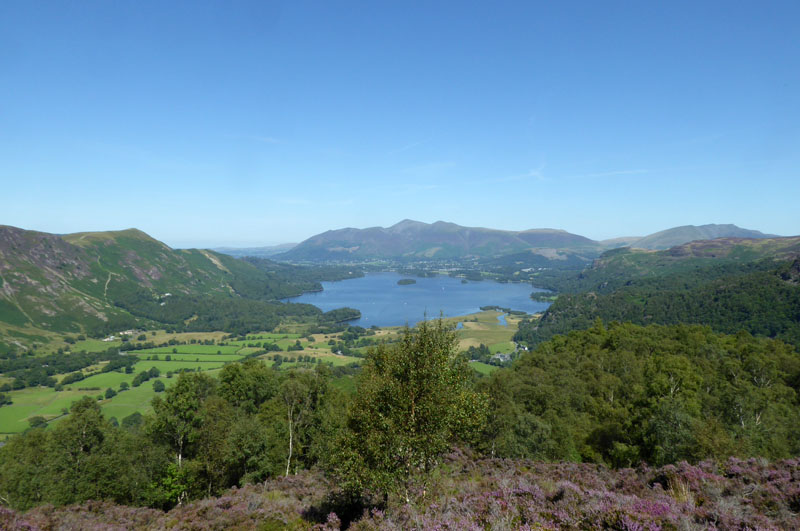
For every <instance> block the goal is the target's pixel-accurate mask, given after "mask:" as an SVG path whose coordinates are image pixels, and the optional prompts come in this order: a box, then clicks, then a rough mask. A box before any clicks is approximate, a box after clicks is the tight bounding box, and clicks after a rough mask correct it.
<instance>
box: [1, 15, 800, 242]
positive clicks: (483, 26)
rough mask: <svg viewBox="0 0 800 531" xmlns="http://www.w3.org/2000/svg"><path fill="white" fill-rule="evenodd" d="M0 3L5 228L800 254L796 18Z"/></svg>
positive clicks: (799, 42) (176, 238)
mask: <svg viewBox="0 0 800 531" xmlns="http://www.w3.org/2000/svg"><path fill="white" fill-rule="evenodd" d="M411 4H412V3H411V2H339V1H320V2H303V1H291V2H268V1H257V2H241V1H230V2H177V1H171V2H147V1H135V2H133V1H115V2H108V1H99V2H92V1H79V2H78V1H75V2H69V1H57V2H30V1H22V2H15V1H11V0H6V1H4V2H2V3H0V185H2V188H1V189H2V196H1V197H2V199H0V204H2V210H0V223H1V224H9V225H15V226H20V227H23V228H27V229H36V230H43V231H47V232H56V233H64V232H75V231H84V230H108V229H121V228H127V227H137V228H140V229H142V230H144V231H146V232H148V233H150V234H151V235H153V236H154V237H156V238H158V239H161V240H163V241H165V242H167V243H168V244H170V245H172V246H174V247H188V246H218V245H235V246H250V245H264V244H271V243H278V242H286V241H300V240H302V239H305V238H306V237H309V236H311V235H313V234H316V233H318V232H322V231H324V230H327V229H333V228H340V227H345V226H352V227H368V226H377V225H380V226H388V225H391V224H394V223H396V222H398V221H400V220H401V219H404V218H411V219H417V220H420V221H426V222H433V221H436V220H440V219H441V220H446V221H452V222H455V223H459V224H462V225H470V226H488V227H493V228H502V229H513V230H522V229H527V228H538V227H552V228H562V229H565V230H569V231H570V232H575V233H578V234H582V235H585V236H588V237H591V238H595V239H603V238H611V237H615V236H623V235H644V234H648V233H651V232H655V231H658V230H662V229H665V228H668V227H672V226H676V225H685V224H703V223H736V224H737V225H740V226H743V227H747V228H754V229H758V230H762V231H764V232H771V233H777V234H784V235H790V234H792V235H794V234H799V233H800V208H798V197H800V172H799V171H798V168H800V34H798V31H797V27H798V22H799V21H800V3H798V2H796V1H789V2H776V1H765V2H755V1H753V2H730V1H725V2H703V1H692V2H677V1H671V2H642V1H631V2H597V1H588V2H569V1H564V2H533V1H524V2H469V1H458V2H418V3H415V4H416V5H411Z"/></svg>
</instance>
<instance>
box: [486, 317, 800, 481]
mask: <svg viewBox="0 0 800 531" xmlns="http://www.w3.org/2000/svg"><path fill="white" fill-rule="evenodd" d="M486 385H487V391H488V392H489V394H490V395H491V397H492V414H491V415H490V419H491V422H490V424H489V429H488V430H487V434H486V438H487V440H486V444H487V451H492V450H493V451H494V452H495V453H496V454H499V455H501V456H506V457H523V456H524V457H533V458H537V459H547V460H576V461H593V462H604V463H607V464H611V465H614V466H631V465H635V464H636V463H638V462H639V461H640V460H644V461H646V462H648V463H652V464H657V465H661V464H665V463H674V462H677V461H680V460H684V459H685V460H689V461H698V460H701V459H706V458H718V459H722V458H726V457H728V456H730V455H737V456H743V457H744V456H764V457H770V458H779V457H788V456H791V455H796V454H797V452H798V451H800V430H799V429H798V426H800V409H799V408H798V405H800V401H798V392H799V391H800V357H798V355H797V353H796V352H795V351H794V349H793V348H792V347H790V346H788V345H786V344H784V343H782V342H780V341H775V340H768V339H758V338H754V337H752V336H751V335H749V334H747V333H746V332H741V333H739V334H737V335H734V336H731V335H727V336H726V335H718V334H715V333H713V332H712V331H711V330H710V329H709V328H707V327H700V326H684V325H676V326H667V327H663V326H648V327H641V326H636V325H632V324H617V323H612V324H611V325H610V326H609V327H608V328H605V327H604V326H602V324H600V323H595V324H594V325H593V326H592V327H591V328H590V329H589V330H586V331H582V332H573V333H570V334H569V335H568V336H566V337H565V336H557V337H555V338H553V339H552V340H551V341H548V342H546V343H542V344H541V345H540V346H539V347H538V348H537V349H536V350H535V351H534V352H531V353H528V354H526V355H524V356H523V357H522V358H521V359H520V360H519V361H518V362H517V363H516V364H515V365H514V366H513V368H512V369H511V370H503V371H498V372H496V373H495V374H494V375H493V376H492V378H491V380H490V382H488V383H486Z"/></svg>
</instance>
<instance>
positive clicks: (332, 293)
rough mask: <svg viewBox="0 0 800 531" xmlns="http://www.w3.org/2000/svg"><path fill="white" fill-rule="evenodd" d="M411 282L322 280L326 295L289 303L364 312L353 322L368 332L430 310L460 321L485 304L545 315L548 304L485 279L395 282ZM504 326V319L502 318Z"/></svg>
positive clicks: (527, 289)
mask: <svg viewBox="0 0 800 531" xmlns="http://www.w3.org/2000/svg"><path fill="white" fill-rule="evenodd" d="M403 278H410V277H406V276H402V275H399V274H397V273H368V274H367V275H366V276H364V277H362V278H353V279H349V280H341V281H338V282H323V283H322V287H323V291H320V292H315V293H305V294H303V295H300V296H299V297H292V298H291V299H286V300H287V301H289V302H305V303H308V304H313V305H314V306H317V307H318V308H320V309H322V310H323V311H325V312H327V311H329V310H334V309H336V308H342V307H344V306H348V307H350V308H356V309H357V310H360V311H361V318H360V319H358V320H356V321H352V323H353V324H355V325H358V326H363V327H365V328H368V327H370V326H372V325H376V326H402V325H404V324H406V323H408V324H409V325H410V326H413V325H414V324H416V323H417V322H419V321H421V320H422V319H423V318H424V317H425V314H426V312H427V315H428V318H435V317H438V316H439V313H440V312H442V313H443V314H444V315H445V317H456V316H459V315H467V314H470V313H475V312H478V311H480V307H481V306H491V305H495V306H500V307H503V308H511V309H512V310H522V311H525V312H528V313H535V312H541V311H544V310H545V309H547V307H548V306H550V303H549V302H537V301H533V300H531V298H530V294H531V293H532V292H534V291H545V290H541V289H538V288H532V287H531V285H530V284H515V283H506V284H502V283H500V282H494V281H489V280H483V281H481V282H472V281H470V282H467V283H466V284H462V282H461V279H460V278H450V277H447V276H437V277H433V278H417V277H414V280H416V281H417V282H416V284H409V285H405V286H399V285H398V284H397V281H398V280H400V279H403ZM501 322H502V323H503V324H505V318H503V319H501Z"/></svg>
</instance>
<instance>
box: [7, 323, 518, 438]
mask: <svg viewBox="0 0 800 531" xmlns="http://www.w3.org/2000/svg"><path fill="white" fill-rule="evenodd" d="M498 315H500V312H496V311H487V312H480V313H477V314H474V315H469V316H465V317H455V318H450V319H446V320H447V321H450V322H451V323H452V324H453V325H455V323H458V322H462V323H464V325H463V329H461V330H458V331H457V337H458V339H459V348H461V349H463V350H466V349H467V348H468V347H469V346H470V345H474V346H476V347H477V346H478V345H479V344H481V343H483V344H485V345H487V346H488V347H489V349H490V350H491V351H492V352H493V353H494V352H510V351H512V350H513V348H514V345H513V343H512V342H511V338H512V336H513V335H514V333H515V332H516V331H517V324H518V322H519V318H517V317H515V316H508V315H507V316H506V321H507V322H508V326H503V325H502V324H501V323H500V322H499V321H498V320H497V317H498ZM400 330H401V328H399V327H391V328H385V329H381V330H379V331H378V333H377V334H376V337H378V338H382V339H389V338H391V337H393V336H396V335H397V334H398V333H399V331H400ZM223 336H224V334H222V333H221V332H215V333H207V334H206V333H187V334H167V333H166V332H163V331H158V332H156V335H152V333H150V332H148V333H147V340H148V341H154V342H156V343H162V342H166V341H169V340H170V339H175V340H178V341H191V340H192V339H194V340H195V341H205V340H208V339H214V340H215V341H220V340H221V339H222V337H223ZM339 336H340V335H339V334H329V335H328V336H327V337H325V336H324V335H322V334H318V335H316V336H315V339H316V341H314V342H308V341H307V340H305V339H300V338H301V337H303V336H301V334H287V333H280V334H271V333H270V334H268V333H262V334H255V335H253V336H250V339H247V340H244V341H228V345H226V346H220V345H202V344H194V345H192V344H189V345H175V346H168V347H157V348H153V349H147V350H141V351H135V352H132V353H130V355H135V356H137V357H138V358H139V359H140V361H138V362H137V363H136V364H135V365H134V372H133V373H132V374H124V373H119V372H110V373H99V374H95V375H92V376H89V377H88V378H86V379H84V380H81V381H80V382H75V383H73V384H70V385H69V386H67V389H64V390H62V391H61V392H55V391H54V390H53V389H51V388H33V389H23V390H20V391H12V392H10V393H9V396H10V397H11V399H12V400H13V404H12V406H10V407H9V406H6V407H2V408H0V438H2V437H3V435H8V434H12V433H19V432H21V431H24V430H25V429H27V428H28V418H30V417H32V416H37V415H41V416H43V417H45V418H48V419H52V418H56V417H58V416H60V415H61V412H62V409H64V408H66V409H69V407H70V405H71V404H72V403H73V402H74V401H76V400H78V399H80V398H81V397H82V396H84V395H89V396H97V395H98V394H102V393H105V390H106V389H107V388H109V387H110V388H112V389H114V390H115V391H119V386H120V384H121V383H122V382H128V383H129V384H130V383H131V382H132V381H133V378H134V376H135V375H136V374H138V373H139V372H142V371H146V370H149V369H150V368H151V367H157V368H158V370H159V371H160V372H161V376H160V377H159V378H157V379H159V380H161V381H162V382H164V384H165V385H166V386H167V387H169V386H170V385H171V384H172V383H173V382H175V380H176V378H177V374H176V376H175V377H173V378H167V377H166V373H167V372H170V371H171V372H173V373H177V372H178V371H180V370H181V369H188V370H195V369H197V368H199V369H200V370H202V371H203V372H204V373H205V374H210V375H215V374H217V373H218V372H219V370H220V369H221V368H222V366H223V365H224V364H225V363H226V362H231V361H236V360H239V359H241V358H242V357H243V356H246V355H248V354H251V353H253V352H256V351H257V350H259V349H258V348H252V347H247V346H246V345H247V344H248V343H254V342H256V341H261V342H263V341H270V342H276V343H277V344H278V345H280V346H281V347H282V348H283V349H284V352H270V353H268V354H266V355H265V356H262V359H264V361H265V362H266V363H267V364H271V361H270V360H269V359H266V358H267V356H269V357H272V356H273V355H275V354H280V355H281V356H283V357H286V356H289V357H290V358H298V357H301V356H309V355H310V356H312V357H314V358H319V359H321V360H322V361H323V362H326V363H332V364H333V365H335V366H341V365H347V364H350V363H362V362H363V359H362V358H357V357H353V356H338V355H336V354H333V353H331V351H330V347H329V345H328V344H327V342H328V340H329V339H337V340H338V338H339ZM297 339H300V344H301V345H303V346H304V347H305V350H302V351H296V352H286V351H285V349H286V347H288V346H289V345H293V344H294V343H295V341H296V340H297ZM119 344H120V343H119V342H103V341H100V340H97V339H87V340H86V341H79V342H77V343H76V344H75V345H72V350H73V351H79V350H86V351H91V350H95V351H98V350H99V351H104V350H106V349H108V348H109V347H111V346H115V345H119ZM173 349H175V350H176V351H177V353H173V352H172V350H173ZM217 352H221V354H217ZM154 354H158V355H159V358H160V359H159V360H157V361H156V360H147V359H143V358H146V357H147V356H152V355H154ZM166 355H169V356H170V358H171V361H165V360H164V357H165V356H166ZM300 364H303V362H296V361H295V362H291V361H290V362H284V363H282V364H281V368H282V369H289V368H291V367H294V366H297V365H300ZM470 366H471V367H473V369H475V370H476V371H478V372H480V373H481V374H490V373H491V372H493V371H495V370H497V367H495V366H493V365H488V364H485V363H479V362H473V363H470ZM100 368H102V365H98V366H94V367H93V368H92V369H93V370H99V369H100ZM62 376H63V375H62ZM153 381H154V379H151V380H149V381H148V382H145V383H143V384H142V385H140V386H139V387H135V388H134V387H131V388H130V389H129V390H127V391H123V392H119V393H118V394H117V395H116V396H114V397H113V398H111V399H110V400H103V401H101V407H102V408H103V412H104V413H105V414H106V416H108V417H116V418H117V419H118V420H120V421H121V420H122V419H123V418H125V417H126V416H128V415H130V414H131V413H134V412H135V411H139V412H140V413H142V414H144V413H147V412H149V411H150V410H151V407H150V401H151V400H152V399H153V396H155V392H154V391H153ZM332 384H333V385H334V386H336V387H338V388H340V389H343V390H345V391H347V392H353V391H354V390H355V380H354V379H353V377H351V376H346V377H342V378H337V379H335V380H333V382H332ZM87 387H97V388H99V390H96V391H79V390H78V389H79V388H87Z"/></svg>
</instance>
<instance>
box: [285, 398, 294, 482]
mask: <svg viewBox="0 0 800 531" xmlns="http://www.w3.org/2000/svg"><path fill="white" fill-rule="evenodd" d="M292 409H293V407H292V406H289V408H288V415H287V416H288V418H289V458H288V459H287V460H286V475H285V477H288V476H289V466H290V465H291V464H292V443H293V442H294V441H293V440H292V435H293V434H292Z"/></svg>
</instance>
